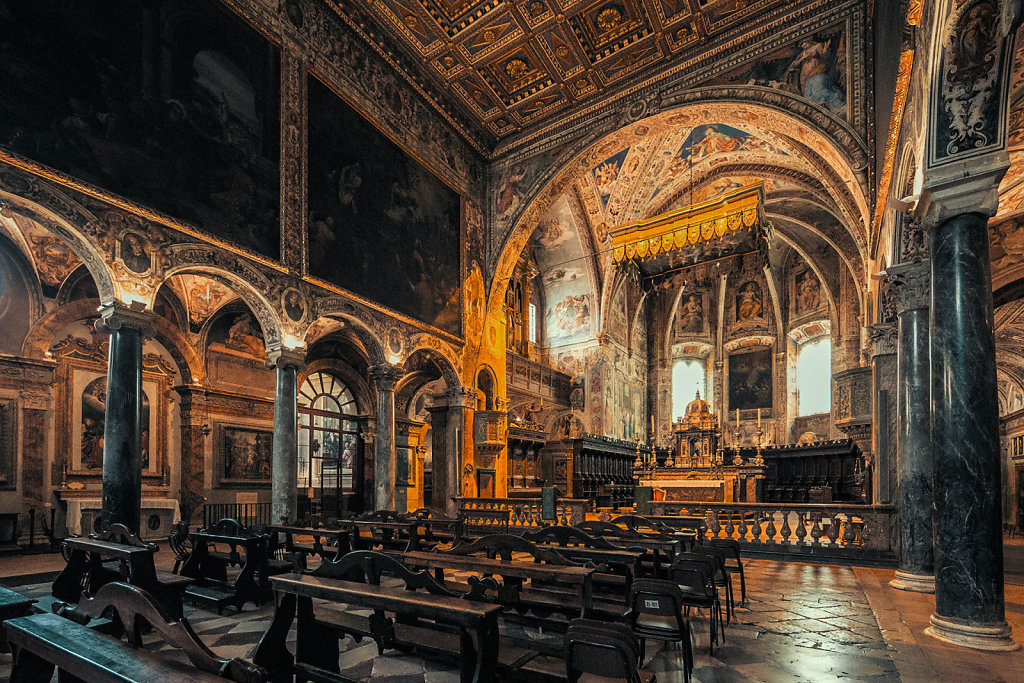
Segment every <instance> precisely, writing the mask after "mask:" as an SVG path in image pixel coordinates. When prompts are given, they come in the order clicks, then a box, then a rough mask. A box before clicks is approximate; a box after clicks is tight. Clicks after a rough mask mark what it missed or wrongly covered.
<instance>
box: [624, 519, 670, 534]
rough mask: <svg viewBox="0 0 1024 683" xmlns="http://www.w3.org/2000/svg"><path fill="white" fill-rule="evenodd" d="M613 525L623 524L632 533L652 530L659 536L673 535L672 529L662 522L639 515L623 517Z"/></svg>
mask: <svg viewBox="0 0 1024 683" xmlns="http://www.w3.org/2000/svg"><path fill="white" fill-rule="evenodd" d="M612 524H621V525H623V526H625V527H626V528H627V529H629V530H630V531H640V530H641V529H650V530H651V531H654V532H656V533H659V534H664V533H671V532H672V529H671V528H670V527H667V526H665V525H664V524H662V523H661V522H655V521H654V520H653V519H648V518H646V517H641V516H639V515H621V516H619V517H616V518H615V519H613V520H612Z"/></svg>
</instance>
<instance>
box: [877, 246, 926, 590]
mask: <svg viewBox="0 0 1024 683" xmlns="http://www.w3.org/2000/svg"><path fill="white" fill-rule="evenodd" d="M930 278H931V267H930V264H929V262H928V261H917V262H914V263H903V264H899V265H896V266H892V267H890V268H889V269H888V270H887V272H886V280H887V281H888V282H889V285H890V287H892V288H893V289H894V291H895V293H896V310H897V315H898V322H897V326H898V334H897V336H898V342H897V354H896V355H897V360H896V366H897V373H896V374H897V394H898V398H897V419H896V422H897V432H896V459H897V483H896V489H897V490H896V503H897V505H898V506H899V524H900V555H899V569H897V570H896V575H895V577H894V578H893V579H892V581H890V582H889V585H890V586H892V587H893V588H897V589H899V590H905V591H913V592H917V593H934V592H935V574H934V569H935V567H934V557H933V553H932V444H931V393H930V392H931V387H930V384H929V381H930V380H929V372H930V366H929V353H928V297H929V294H930V288H929V285H930Z"/></svg>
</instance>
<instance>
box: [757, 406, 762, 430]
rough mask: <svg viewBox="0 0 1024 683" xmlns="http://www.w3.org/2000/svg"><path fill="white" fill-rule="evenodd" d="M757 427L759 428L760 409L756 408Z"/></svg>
mask: <svg viewBox="0 0 1024 683" xmlns="http://www.w3.org/2000/svg"><path fill="white" fill-rule="evenodd" d="M757 428H758V429H760V428H761V409H760V408H758V409H757Z"/></svg>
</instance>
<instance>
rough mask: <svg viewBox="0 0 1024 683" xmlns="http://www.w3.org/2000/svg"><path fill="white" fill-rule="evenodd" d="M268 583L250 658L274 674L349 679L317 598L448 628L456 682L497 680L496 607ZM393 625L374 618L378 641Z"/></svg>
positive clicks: (288, 580) (328, 585)
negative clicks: (270, 602) (269, 596)
mask: <svg viewBox="0 0 1024 683" xmlns="http://www.w3.org/2000/svg"><path fill="white" fill-rule="evenodd" d="M271 583H272V584H273V587H274V591H275V592H276V594H277V609H276V610H275V612H274V619H273V621H272V622H271V623H270V626H269V627H268V628H267V631H266V632H265V633H264V634H263V637H262V638H261V639H260V642H259V644H258V645H257V647H256V650H255V652H254V655H253V657H254V661H255V662H256V663H257V664H262V665H264V666H266V667H267V668H268V669H270V670H271V673H272V674H273V675H275V676H281V675H284V676H289V675H291V674H292V673H294V674H295V675H296V676H297V677H298V678H299V679H303V680H304V679H311V680H320V681H326V680H332V681H347V680H349V679H346V678H345V677H343V676H341V675H340V669H339V666H338V656H339V648H338V637H337V631H336V630H335V629H334V628H333V627H332V625H331V624H329V623H326V622H322V621H320V620H318V619H317V618H316V616H315V614H314V609H313V607H314V606H313V599H319V600H326V601H328V602H336V603H344V604H346V605H349V606H353V607H357V608H364V609H372V610H374V611H375V614H377V613H386V612H390V613H393V614H395V615H396V616H397V617H399V619H422V620H428V621H431V622H434V623H436V624H439V625H447V626H449V627H454V628H455V629H457V630H458V634H459V652H460V663H461V664H460V680H462V681H463V682H464V683H469V682H471V681H472V682H481V683H482V682H490V681H497V680H498V677H497V660H498V612H500V610H501V608H500V607H499V606H498V605H488V604H480V603H475V602H471V601H468V600H463V599H461V598H455V597H449V596H446V595H431V594H429V593H422V592H413V591H409V590H406V589H405V588H404V587H385V586H378V585H373V584H368V583H356V582H352V581H342V580H338V579H330V578H325V577H320V576H311V575H291V576H275V577H273V578H272V579H271ZM296 611H297V612H298V626H297V630H296V652H295V654H294V655H292V653H291V652H290V651H289V650H288V649H287V646H286V644H285V641H286V638H287V636H288V631H289V629H290V628H291V624H292V622H293V621H294V620H295V617H296ZM394 626H395V624H393V622H392V621H391V620H390V619H388V618H386V617H384V618H380V619H376V620H375V625H374V626H373V628H375V629H377V631H378V633H379V637H381V638H384V639H388V640H394V639H395V638H396V637H397V634H396V633H395V632H394V630H393V627H394Z"/></svg>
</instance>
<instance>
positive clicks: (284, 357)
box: [267, 345, 306, 370]
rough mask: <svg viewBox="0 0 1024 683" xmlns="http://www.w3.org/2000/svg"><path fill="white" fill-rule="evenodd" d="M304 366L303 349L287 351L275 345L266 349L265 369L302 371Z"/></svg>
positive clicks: (304, 356)
mask: <svg viewBox="0 0 1024 683" xmlns="http://www.w3.org/2000/svg"><path fill="white" fill-rule="evenodd" d="M305 366H306V351H305V349H287V348H285V347H283V346H277V345H275V346H272V347H268V348H267V367H268V368H270V369H271V370H273V369H275V368H281V369H284V368H295V369H296V370H302V368H304V367H305Z"/></svg>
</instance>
